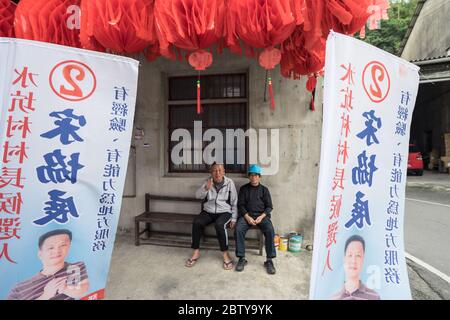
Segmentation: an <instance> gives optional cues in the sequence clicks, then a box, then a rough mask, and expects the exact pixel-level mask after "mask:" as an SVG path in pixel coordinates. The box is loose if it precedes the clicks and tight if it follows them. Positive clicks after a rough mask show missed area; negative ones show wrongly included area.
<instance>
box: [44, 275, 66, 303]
mask: <svg viewBox="0 0 450 320" xmlns="http://www.w3.org/2000/svg"><path fill="white" fill-rule="evenodd" d="M66 281H67V277H62V278H55V279H52V280H50V281H49V282H48V283H47V284H46V285H45V287H44V293H43V294H42V295H41V296H40V297H39V298H38V299H39V300H49V299H51V298H53V297H54V296H56V294H58V293H63V291H64V290H65V288H66Z"/></svg>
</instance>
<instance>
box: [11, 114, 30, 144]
mask: <svg viewBox="0 0 450 320" xmlns="http://www.w3.org/2000/svg"><path fill="white" fill-rule="evenodd" d="M30 124H31V122H29V121H28V117H25V118H23V120H18V121H13V117H12V116H9V117H8V120H7V127H6V137H7V138H11V137H12V136H14V131H16V130H17V131H20V132H22V139H25V138H26V137H27V132H30V133H31V131H30Z"/></svg>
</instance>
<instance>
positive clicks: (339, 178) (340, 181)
mask: <svg viewBox="0 0 450 320" xmlns="http://www.w3.org/2000/svg"><path fill="white" fill-rule="evenodd" d="M344 174H345V169H339V168H336V173H335V175H334V178H333V190H335V189H336V187H339V188H340V189H342V190H344Z"/></svg>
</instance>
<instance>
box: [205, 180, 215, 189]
mask: <svg viewBox="0 0 450 320" xmlns="http://www.w3.org/2000/svg"><path fill="white" fill-rule="evenodd" d="M212 185H213V179H212V178H209V179H208V182H207V183H206V186H205V191H209V189H211V188H212Z"/></svg>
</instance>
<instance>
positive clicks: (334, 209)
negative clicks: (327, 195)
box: [330, 195, 342, 219]
mask: <svg viewBox="0 0 450 320" xmlns="http://www.w3.org/2000/svg"><path fill="white" fill-rule="evenodd" d="M341 205H342V195H339V196H335V195H333V198H331V208H330V212H331V216H330V219H337V218H339V215H340V214H341Z"/></svg>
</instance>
